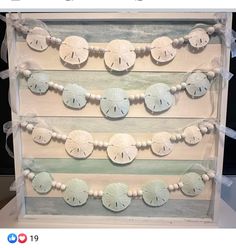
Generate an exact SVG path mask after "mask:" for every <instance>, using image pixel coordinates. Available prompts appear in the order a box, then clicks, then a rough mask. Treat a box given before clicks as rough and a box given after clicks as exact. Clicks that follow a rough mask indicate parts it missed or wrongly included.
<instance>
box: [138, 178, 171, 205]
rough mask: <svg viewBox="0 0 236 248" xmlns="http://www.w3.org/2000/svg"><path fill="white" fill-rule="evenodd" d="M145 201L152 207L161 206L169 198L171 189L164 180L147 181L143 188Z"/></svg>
mask: <svg viewBox="0 0 236 248" xmlns="http://www.w3.org/2000/svg"><path fill="white" fill-rule="evenodd" d="M142 191H143V200H144V202H145V203H146V204H147V205H149V206H152V207H159V206H162V205H163V204H165V203H166V202H167V201H168V200H169V195H170V193H169V190H168V189H167V186H166V184H165V183H164V182H162V181H153V182H150V183H147V184H145V185H144V186H143V188H142Z"/></svg>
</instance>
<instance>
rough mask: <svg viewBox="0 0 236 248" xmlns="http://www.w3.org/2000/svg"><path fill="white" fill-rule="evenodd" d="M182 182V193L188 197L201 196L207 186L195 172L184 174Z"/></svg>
mask: <svg viewBox="0 0 236 248" xmlns="http://www.w3.org/2000/svg"><path fill="white" fill-rule="evenodd" d="M181 181H182V183H183V187H182V188H181V191H182V192H183V193H184V194H185V195H187V196H196V195H199V194H200V193H201V192H202V191H203V189H204V186H205V184H204V182H203V181H202V178H201V176H200V175H199V174H197V173H195V172H189V173H186V174H184V175H183V176H182V178H181Z"/></svg>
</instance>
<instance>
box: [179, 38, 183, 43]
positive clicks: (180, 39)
mask: <svg viewBox="0 0 236 248" xmlns="http://www.w3.org/2000/svg"><path fill="white" fill-rule="evenodd" d="M179 44H180V45H183V44H184V38H183V37H181V38H179Z"/></svg>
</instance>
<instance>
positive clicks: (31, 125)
mask: <svg viewBox="0 0 236 248" xmlns="http://www.w3.org/2000/svg"><path fill="white" fill-rule="evenodd" d="M26 129H27V130H28V131H29V132H31V131H33V129H34V125H33V124H30V123H29V124H28V125H27V126H26Z"/></svg>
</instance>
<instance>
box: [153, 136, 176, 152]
mask: <svg viewBox="0 0 236 248" xmlns="http://www.w3.org/2000/svg"><path fill="white" fill-rule="evenodd" d="M170 137H171V134H170V133H167V132H160V133H156V134H154V135H153V137H152V145H151V149H152V152H153V153H154V154H156V155H158V156H166V155H168V154H169V153H171V152H172V150H173V146H174V145H173V143H172V142H171V140H170Z"/></svg>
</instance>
